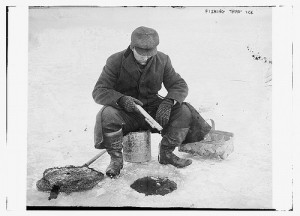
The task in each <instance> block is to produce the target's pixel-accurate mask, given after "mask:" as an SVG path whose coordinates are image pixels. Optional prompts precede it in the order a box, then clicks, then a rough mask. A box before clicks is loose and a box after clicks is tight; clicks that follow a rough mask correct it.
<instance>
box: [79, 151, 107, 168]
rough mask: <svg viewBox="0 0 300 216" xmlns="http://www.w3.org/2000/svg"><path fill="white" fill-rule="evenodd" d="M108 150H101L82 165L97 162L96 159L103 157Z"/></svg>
mask: <svg viewBox="0 0 300 216" xmlns="http://www.w3.org/2000/svg"><path fill="white" fill-rule="evenodd" d="M105 152H106V150H103V151H101V152H100V153H98V154H97V155H95V156H94V157H93V158H92V159H90V160H89V161H88V162H86V163H85V164H83V165H82V166H83V167H84V166H87V167H88V166H89V165H91V164H92V163H94V162H95V160H97V159H98V158H99V157H101V156H102V155H103V154H104V153H105Z"/></svg>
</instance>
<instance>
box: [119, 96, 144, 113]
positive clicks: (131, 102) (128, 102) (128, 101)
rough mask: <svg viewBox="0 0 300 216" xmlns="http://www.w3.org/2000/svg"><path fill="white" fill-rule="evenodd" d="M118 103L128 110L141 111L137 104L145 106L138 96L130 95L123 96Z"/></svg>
mask: <svg viewBox="0 0 300 216" xmlns="http://www.w3.org/2000/svg"><path fill="white" fill-rule="evenodd" d="M118 104H119V106H120V107H122V108H123V109H124V110H125V111H127V112H139V110H138V108H137V107H136V106H135V105H136V104H138V105H141V106H143V103H142V102H141V101H139V100H138V99H136V98H133V97H130V96H122V97H121V98H120V99H119V101H118Z"/></svg>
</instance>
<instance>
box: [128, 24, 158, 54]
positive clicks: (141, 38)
mask: <svg viewBox="0 0 300 216" xmlns="http://www.w3.org/2000/svg"><path fill="white" fill-rule="evenodd" d="M158 44H159V37H158V33H157V32H156V31H155V30H154V29H152V28H148V27H144V26H140V27H138V28H136V29H135V30H134V31H133V32H132V34H131V44H130V46H131V47H135V48H136V51H137V52H138V53H139V54H140V55H147V56H153V55H155V54H156V53H157V48H156V47H157V45H158Z"/></svg>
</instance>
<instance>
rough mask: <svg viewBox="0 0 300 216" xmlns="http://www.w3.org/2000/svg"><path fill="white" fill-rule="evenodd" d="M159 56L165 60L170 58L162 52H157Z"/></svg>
mask: <svg viewBox="0 0 300 216" xmlns="http://www.w3.org/2000/svg"><path fill="white" fill-rule="evenodd" d="M157 56H158V57H160V58H164V59H167V58H168V55H167V54H165V53H163V52H161V51H157Z"/></svg>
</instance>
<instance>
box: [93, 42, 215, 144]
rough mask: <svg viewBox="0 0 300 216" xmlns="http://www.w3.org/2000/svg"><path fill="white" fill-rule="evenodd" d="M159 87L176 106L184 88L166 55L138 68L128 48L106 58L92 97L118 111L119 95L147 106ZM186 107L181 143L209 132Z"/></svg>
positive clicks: (186, 90)
mask: <svg viewBox="0 0 300 216" xmlns="http://www.w3.org/2000/svg"><path fill="white" fill-rule="evenodd" d="M162 84H164V87H165V88H166V90H167V91H168V94H167V95H166V97H167V98H171V99H174V100H176V101H177V102H179V103H180V104H181V103H182V102H183V101H184V100H185V98H186V96H187V94H188V86H187V84H186V82H185V81H184V79H182V78H181V76H180V75H179V74H178V73H176V72H175V70H174V68H173V67H172V64H171V61H170V58H169V57H168V56H167V55H166V54H164V53H162V52H157V55H155V56H153V57H152V58H151V59H150V60H149V62H148V63H147V65H146V66H145V68H144V69H140V68H139V66H138V63H137V62H136V60H135V58H134V56H133V52H132V51H131V49H130V48H129V47H128V49H126V50H124V51H122V52H118V53H116V54H113V55H112V56H110V57H109V58H108V59H107V61H106V65H105V66H104V68H103V71H102V73H101V75H100V77H99V79H98V81H97V83H96V85H95V87H94V90H93V93H92V95H93V98H94V100H95V102H96V103H98V104H101V105H105V106H113V107H115V108H117V109H121V107H119V105H118V104H117V101H118V99H119V98H120V97H122V96H123V95H128V96H132V97H134V98H137V99H139V100H140V101H141V102H142V103H143V104H144V105H145V106H147V105H151V103H152V102H154V101H156V100H157V98H158V91H159V90H160V89H161V88H162ZM187 105H188V106H189V108H190V110H191V112H192V114H193V120H192V123H191V128H190V130H189V133H188V135H187V138H186V140H185V142H184V143H187V142H196V141H200V140H202V139H203V137H204V135H205V134H207V133H208V132H209V131H210V126H209V125H208V124H207V123H206V122H205V121H204V119H203V118H202V117H201V116H200V114H199V113H198V112H197V111H196V110H195V109H194V108H193V107H192V106H191V105H190V104H187ZM100 115H101V113H100ZM98 127H99V125H98ZM98 137H99V134H98ZM102 140H103V139H102ZM95 147H96V148H101V147H99V146H95Z"/></svg>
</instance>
